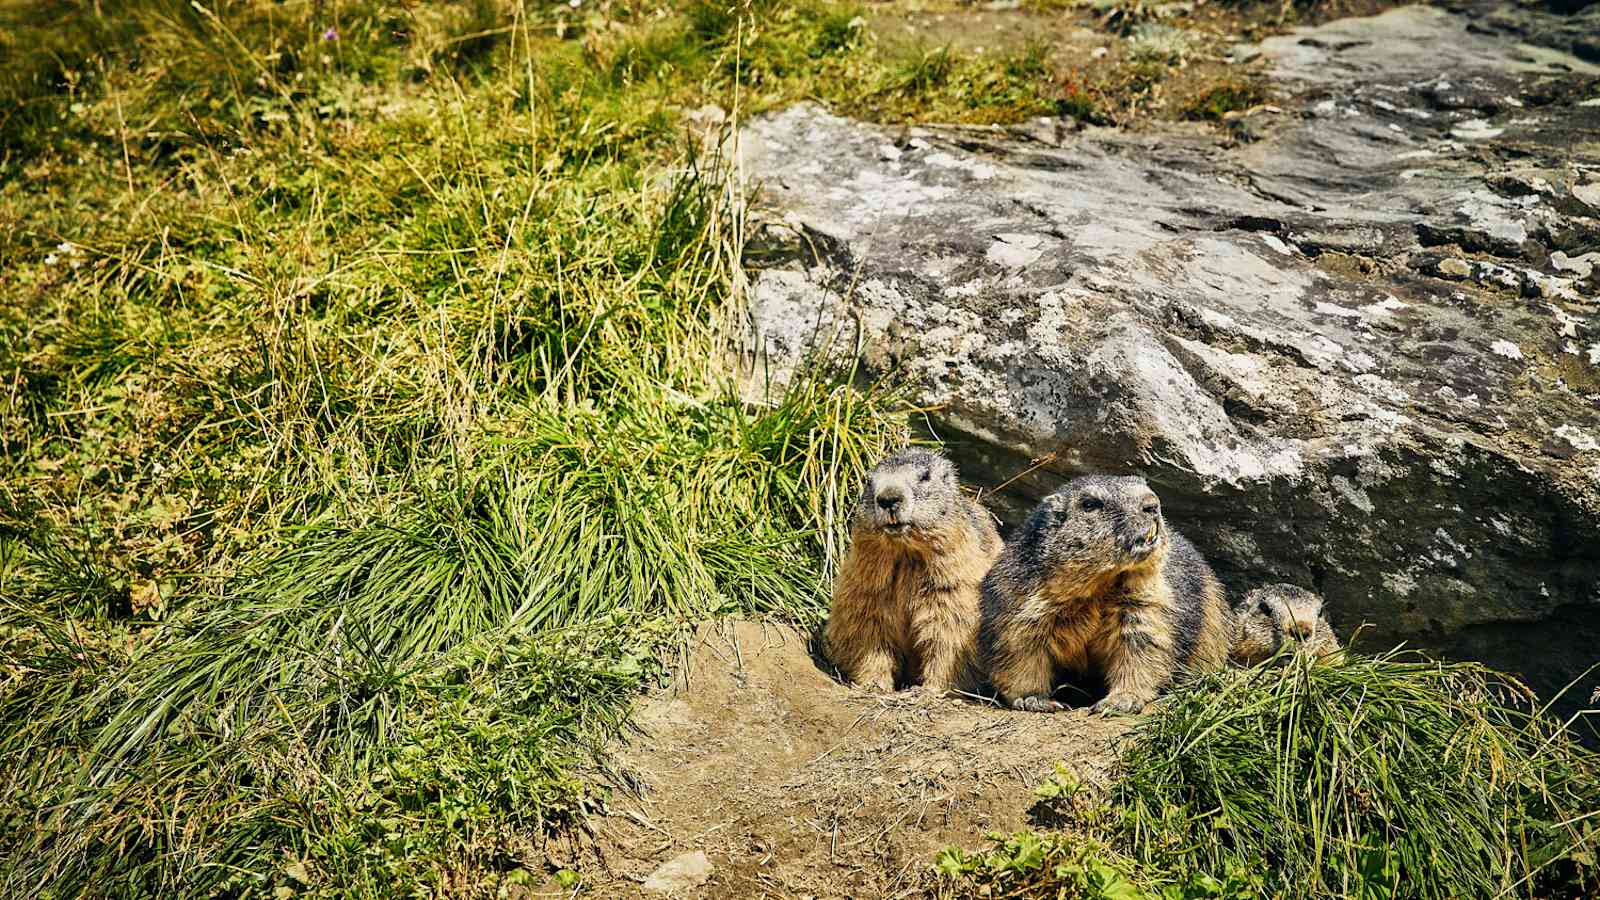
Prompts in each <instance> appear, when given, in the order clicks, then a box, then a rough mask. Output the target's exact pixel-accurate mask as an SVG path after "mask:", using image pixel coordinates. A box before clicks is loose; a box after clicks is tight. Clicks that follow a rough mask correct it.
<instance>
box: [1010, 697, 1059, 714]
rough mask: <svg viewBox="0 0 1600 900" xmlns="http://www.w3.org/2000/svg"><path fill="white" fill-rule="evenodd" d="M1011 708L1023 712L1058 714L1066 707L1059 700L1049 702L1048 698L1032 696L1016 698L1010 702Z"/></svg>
mask: <svg viewBox="0 0 1600 900" xmlns="http://www.w3.org/2000/svg"><path fill="white" fill-rule="evenodd" d="M1011 708H1012V709H1020V710H1022V711H1023V712H1060V711H1061V710H1063V709H1066V708H1067V707H1066V704H1064V703H1062V702H1061V701H1059V700H1051V699H1050V698H1049V697H1044V696H1039V695H1034V696H1030V697H1018V698H1017V699H1015V700H1013V701H1011Z"/></svg>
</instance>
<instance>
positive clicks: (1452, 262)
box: [1439, 256, 1472, 278]
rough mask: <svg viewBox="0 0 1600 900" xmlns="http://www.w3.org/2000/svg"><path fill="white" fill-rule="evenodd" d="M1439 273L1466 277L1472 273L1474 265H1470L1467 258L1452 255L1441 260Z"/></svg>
mask: <svg viewBox="0 0 1600 900" xmlns="http://www.w3.org/2000/svg"><path fill="white" fill-rule="evenodd" d="M1439 274H1440V275H1448V276H1452V277H1455V278H1466V277H1467V276H1468V275H1471V274H1472V266H1470V265H1468V264H1467V261H1466V260H1464V259H1461V258H1459V257H1455V256H1452V257H1450V258H1449V259H1442V260H1440V261H1439Z"/></svg>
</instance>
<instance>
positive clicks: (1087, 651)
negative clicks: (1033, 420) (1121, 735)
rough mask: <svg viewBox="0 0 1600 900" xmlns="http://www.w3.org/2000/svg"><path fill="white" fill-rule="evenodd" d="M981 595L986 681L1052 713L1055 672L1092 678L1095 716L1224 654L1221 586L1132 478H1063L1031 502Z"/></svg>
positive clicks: (1225, 616)
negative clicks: (1099, 686) (1097, 681)
mask: <svg viewBox="0 0 1600 900" xmlns="http://www.w3.org/2000/svg"><path fill="white" fill-rule="evenodd" d="M982 601H983V626H982V635H981V638H980V640H981V645H982V648H983V654H984V658H985V662H986V664H987V666H988V670H989V679H990V682H991V683H992V684H993V685H994V687H995V690H996V691H997V692H998V693H999V695H1000V698H1001V700H1003V701H1004V702H1007V703H1009V704H1011V705H1012V706H1013V707H1015V708H1017V709H1025V710H1033V711H1037V712H1045V711H1050V710H1057V709H1062V708H1063V704H1062V703H1060V702H1059V701H1057V700H1055V699H1053V698H1052V697H1051V695H1052V693H1054V689H1055V687H1056V680H1055V679H1056V675H1057V673H1058V672H1060V671H1066V672H1070V673H1073V674H1075V675H1086V674H1090V673H1093V674H1097V675H1099V676H1100V677H1101V678H1103V679H1104V681H1105V685H1106V688H1107V693H1106V696H1105V698H1104V699H1102V700H1101V701H1100V702H1098V703H1096V704H1095V705H1094V711H1095V712H1137V711H1139V710H1142V709H1143V708H1144V707H1145V705H1146V704H1148V703H1150V702H1151V701H1152V700H1154V699H1155V698H1156V695H1157V694H1158V693H1159V692H1160V691H1161V690H1162V689H1163V688H1164V687H1166V686H1167V685H1168V683H1170V682H1171V681H1172V679H1173V677H1174V676H1175V675H1176V674H1177V673H1178V672H1180V671H1182V670H1185V669H1187V670H1202V669H1210V668H1216V667H1220V666H1222V665H1224V664H1225V663H1226V662H1227V659H1228V646H1229V638H1230V637H1231V635H1230V633H1229V625H1230V620H1229V610H1228V603H1227V599H1226V597H1225V596H1224V594H1223V590H1222V584H1221V582H1219V581H1218V580H1217V577H1216V575H1215V574H1214V573H1213V572H1212V571H1211V567H1210V566H1208V565H1207V564H1206V561H1205V559H1204V558H1203V557H1202V556H1201V555H1200V551H1198V550H1196V549H1195V548H1194V545H1193V544H1191V543H1189V541H1188V540H1186V539H1185V538H1184V537H1183V535H1180V534H1178V533H1177V532H1175V531H1173V530H1171V529H1170V528H1168V527H1167V523H1166V521H1165V520H1164V519H1162V517H1161V502H1160V500H1158V499H1157V498H1156V495H1155V492H1153V491H1151V490H1150V486H1149V485H1148V484H1146V483H1145V480H1144V479H1143V478H1139V477H1115V476H1105V475H1090V476H1085V477H1082V478H1075V479H1073V480H1072V481H1070V482H1068V483H1067V485H1066V486H1065V487H1063V488H1061V489H1060V490H1058V491H1056V492H1055V493H1053V494H1051V495H1050V496H1048V497H1046V498H1044V500H1042V501H1040V503H1039V505H1038V506H1037V507H1035V508H1034V510H1033V512H1032V513H1030V514H1029V515H1028V518H1027V520H1026V521H1024V522H1023V524H1022V526H1021V527H1020V528H1019V529H1018V532H1017V534H1016V536H1015V537H1014V538H1013V540H1012V541H1011V542H1010V543H1009V544H1008V545H1007V546H1006V549H1005V552H1004V553H1002V554H1001V555H1000V559H999V560H998V561H997V562H996V563H995V565H994V568H993V569H991V570H990V571H989V575H988V577H986V578H985V579H984V580H983V587H982Z"/></svg>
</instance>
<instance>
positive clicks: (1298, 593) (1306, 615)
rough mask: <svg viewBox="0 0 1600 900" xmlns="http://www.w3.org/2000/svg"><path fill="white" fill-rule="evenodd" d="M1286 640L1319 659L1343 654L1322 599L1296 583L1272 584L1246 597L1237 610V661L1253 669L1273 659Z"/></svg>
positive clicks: (1235, 659) (1235, 660)
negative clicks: (1324, 609)
mask: <svg viewBox="0 0 1600 900" xmlns="http://www.w3.org/2000/svg"><path fill="white" fill-rule="evenodd" d="M1285 641H1294V642H1297V643H1298V644H1299V645H1300V646H1301V647H1303V648H1305V649H1307V650H1310V651H1311V652H1312V653H1315V654H1316V655H1318V656H1328V655H1330V654H1334V653H1338V652H1339V650H1340V647H1339V638H1338V637H1336V636H1335V635H1334V633H1333V626H1332V625H1330V624H1329V623H1328V617H1327V615H1326V614H1324V613H1323V611H1322V598H1321V597H1320V596H1318V595H1316V594H1314V593H1312V592H1311V591H1308V590H1306V589H1305V588H1302V587H1296V586H1295V585H1292V584H1269V585H1267V586H1265V587H1258V588H1256V589H1255V590H1253V591H1251V592H1250V593H1248V594H1245V595H1244V599H1243V600H1241V601H1239V605H1238V606H1236V607H1234V609H1233V650H1232V656H1233V660H1234V662H1237V663H1240V664H1242V665H1246V666H1253V665H1255V664H1256V663H1259V662H1263V661H1265V660H1267V659H1271V658H1272V657H1273V656H1274V655H1276V654H1277V652H1278V650H1279V649H1280V648H1282V647H1283V645H1284V642H1285Z"/></svg>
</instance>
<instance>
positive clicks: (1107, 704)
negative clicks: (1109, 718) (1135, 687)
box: [1092, 694, 1145, 715]
mask: <svg viewBox="0 0 1600 900" xmlns="http://www.w3.org/2000/svg"><path fill="white" fill-rule="evenodd" d="M1144 707H1145V702H1144V701H1143V700H1141V699H1139V698H1138V697H1136V696H1134V695H1133V694H1109V695H1107V696H1106V698H1105V699H1104V700H1101V701H1100V702H1099V703H1096V704H1095V705H1094V707H1093V709H1092V711H1093V712H1097V713H1102V714H1104V715H1113V714H1115V713H1141V712H1144Z"/></svg>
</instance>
